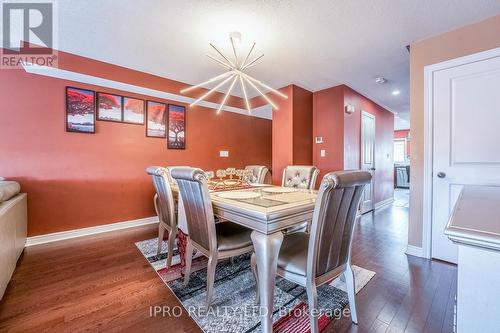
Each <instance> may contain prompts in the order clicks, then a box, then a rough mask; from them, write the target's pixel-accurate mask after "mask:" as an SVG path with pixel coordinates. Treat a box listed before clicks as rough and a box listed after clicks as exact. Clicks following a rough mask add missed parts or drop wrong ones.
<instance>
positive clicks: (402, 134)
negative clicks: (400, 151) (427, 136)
mask: <svg viewBox="0 0 500 333" xmlns="http://www.w3.org/2000/svg"><path fill="white" fill-rule="evenodd" d="M408 133H410V130H398V131H394V139H407V140H406V155H410V154H411V148H410V146H411V145H410V141H409V140H408Z"/></svg>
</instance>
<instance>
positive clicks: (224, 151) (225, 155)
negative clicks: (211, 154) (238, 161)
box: [219, 150, 229, 157]
mask: <svg viewBox="0 0 500 333" xmlns="http://www.w3.org/2000/svg"><path fill="white" fill-rule="evenodd" d="M219 156H220V157H229V152H228V151H227V150H221V151H220V152H219Z"/></svg>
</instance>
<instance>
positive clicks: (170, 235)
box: [167, 228, 177, 268]
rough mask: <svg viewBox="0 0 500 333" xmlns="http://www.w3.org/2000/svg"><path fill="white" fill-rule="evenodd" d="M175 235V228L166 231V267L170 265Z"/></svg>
mask: <svg viewBox="0 0 500 333" xmlns="http://www.w3.org/2000/svg"><path fill="white" fill-rule="evenodd" d="M176 237H177V230H176V229H175V228H172V229H170V232H169V233H168V253H167V268H170V266H171V265H172V256H173V254H174V245H175V238H176Z"/></svg>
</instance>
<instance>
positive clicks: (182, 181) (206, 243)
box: [171, 167, 217, 252]
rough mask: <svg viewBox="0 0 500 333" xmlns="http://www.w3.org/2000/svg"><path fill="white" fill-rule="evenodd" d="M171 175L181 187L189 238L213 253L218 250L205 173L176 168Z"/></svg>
mask: <svg viewBox="0 0 500 333" xmlns="http://www.w3.org/2000/svg"><path fill="white" fill-rule="evenodd" d="M171 175H172V178H173V179H174V180H175V181H176V182H177V185H178V186H179V192H180V195H181V198H182V203H183V205H184V211H185V213H186V224H187V228H188V234H189V238H190V239H191V240H192V241H194V242H195V243H196V244H198V245H200V246H201V247H203V248H204V249H205V250H206V251H209V252H211V250H213V249H216V246H217V240H216V234H215V220H214V212H213V209H212V200H211V199H210V192H209V190H208V186H207V178H206V176H205V172H204V171H203V170H201V169H197V168H188V167H175V168H173V169H172V172H171Z"/></svg>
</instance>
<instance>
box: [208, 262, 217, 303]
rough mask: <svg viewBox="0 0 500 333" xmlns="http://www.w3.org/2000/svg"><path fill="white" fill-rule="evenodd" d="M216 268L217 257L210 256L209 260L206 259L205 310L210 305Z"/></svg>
mask: <svg viewBox="0 0 500 333" xmlns="http://www.w3.org/2000/svg"><path fill="white" fill-rule="evenodd" d="M216 267H217V257H216V256H214V255H211V256H210V258H208V266H207V308H209V307H210V304H211V303H212V295H213V292H214V280H215V268H216Z"/></svg>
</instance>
